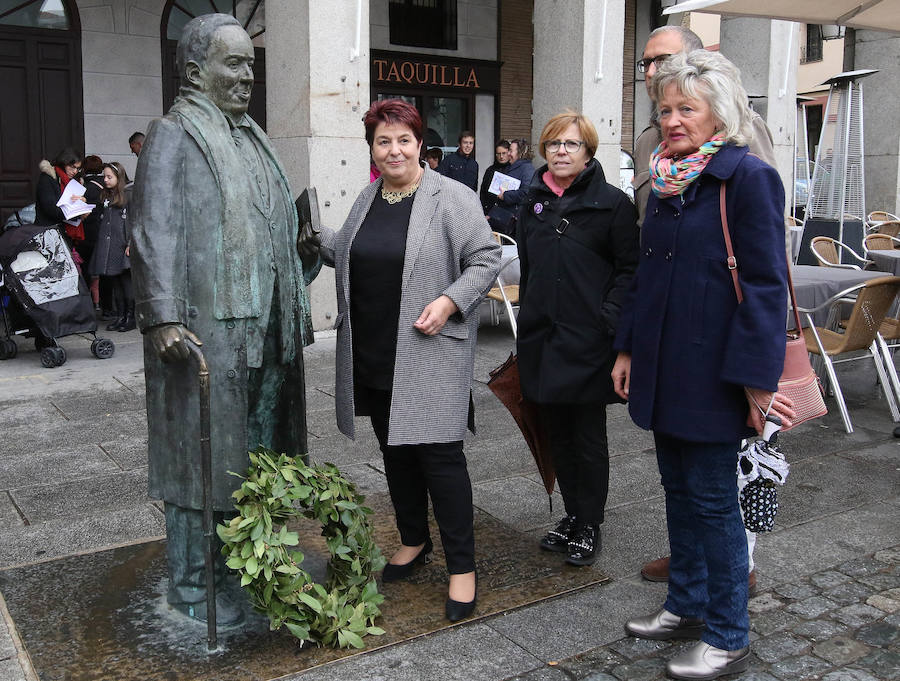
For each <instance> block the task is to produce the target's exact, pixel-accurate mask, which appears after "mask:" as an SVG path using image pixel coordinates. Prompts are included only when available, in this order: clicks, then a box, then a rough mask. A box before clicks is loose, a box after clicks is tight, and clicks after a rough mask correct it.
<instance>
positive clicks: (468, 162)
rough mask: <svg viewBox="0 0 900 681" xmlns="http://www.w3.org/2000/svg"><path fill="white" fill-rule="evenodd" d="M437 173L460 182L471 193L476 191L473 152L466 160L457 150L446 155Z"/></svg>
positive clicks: (476, 171)
mask: <svg viewBox="0 0 900 681" xmlns="http://www.w3.org/2000/svg"><path fill="white" fill-rule="evenodd" d="M437 171H438V172H439V173H440V174H441V175H443V176H444V177H449V178H450V179H452V180H456V181H457V182H462V183H463V184H464V185H466V186H467V187H468V188H469V189H471V190H472V191H473V192H477V191H478V163H477V162H476V161H475V153H474V152H473V153H472V155H471V156H469V157H468V158H467V157H465V156H463V155H462V154H461V153H459V149H457V150H456V151H454V152H453V153H452V154H447V155H446V156H444V160H443V161H441V164H440V165H439V166H438V169H437Z"/></svg>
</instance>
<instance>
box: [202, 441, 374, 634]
mask: <svg viewBox="0 0 900 681" xmlns="http://www.w3.org/2000/svg"><path fill="white" fill-rule="evenodd" d="M250 463H251V465H250V467H249V468H248V469H247V475H246V477H244V476H241V475H237V473H232V475H237V477H240V478H242V479H243V480H244V482H243V483H242V484H241V486H240V488H239V489H238V490H237V491H235V492H234V494H233V496H234V498H235V500H236V502H237V503H236V504H235V508H236V509H237V512H238V514H237V515H236V516H235V517H234V518H232V519H231V521H230V522H229V523H228V524H227V525H219V526H218V527H217V528H216V530H217V532H218V534H219V538H220V539H221V540H222V541H223V542H224V544H225V546H224V547H223V549H222V553H223V554H224V555H225V556H226V557H227V560H226V565H227V566H228V567H229V568H231V569H232V570H235V571H236V572H237V573H238V574H240V576H241V586H242V587H243V588H244V590H245V591H246V592H247V593H248V594H249V595H250V599H251V602H252V603H253V607H254V608H255V609H256V610H257V611H258V612H261V613H263V614H265V615H267V616H268V617H269V626H270V629H271V630H273V631H274V630H276V629H280V628H281V627H282V626H285V627H287V628H288V630H289V631H290V632H291V634H293V635H294V636H296V637H297V638H299V639H301V640H303V641H312V642H315V643H317V644H319V645H323V646H332V647H335V646H336V647H340V648H347V647H350V646H352V647H354V648H363V647H365V643H364V642H363V640H362V639H363V637H364V636H366V635H368V634H373V635H380V634H383V633H384V630H383V629H381V628H380V627H377V626H375V618H376V617H378V616H379V615H380V614H381V611H380V610H379V609H378V606H379V605H380V604H381V603H382V602H383V601H384V596H382V595H381V594H379V593H378V587H377V586H376V584H375V578H374V574H375V573H376V572H377V571H378V570H380V569H381V568H383V567H384V563H385V560H384V557H383V556H382V555H381V551H379V549H378V547H377V546H376V545H375V541H374V539H373V537H372V530H371V528H370V526H369V520H368V516H370V515H371V514H372V510H371V509H369V508H366V507H365V506H362V502H363V501H364V497H363V496H362V495H360V494H358V493H357V492H356V488H355V486H354V485H353V483H351V482H350V481H349V480H347V479H346V478H344V477H343V476H342V475H341V472H340V471H339V470H338V469H337V467H336V466H334V465H332V464H324V465H315V466H307V465H306V464H304V463H303V462H301V461H298V460H295V459H294V458H293V457H290V456H287V455H286V454H276V453H275V452H273V451H272V450H270V449H266V448H264V447H260V448H258V449H257V450H256V451H254V452H250ZM294 502H298V505H299V506H300V507H301V508H302V510H299V509H297V508H295V506H294ZM301 515H303V516H304V517H306V518H309V519H311V520H318V521H319V522H320V523H321V524H322V536H323V537H325V539H326V542H327V544H328V550H329V552H330V554H331V560H330V561H329V563H328V572H327V577H326V581H325V585H324V586H323V585H321V584H316V583H314V582H313V580H312V577H311V576H310V575H309V573H307V572H306V571H304V570H303V569H302V568H301V567H300V564H301V563H302V562H303V558H304V556H303V552H302V551H300V550H298V549H291V548H290V547H294V546H297V544H299V537H298V535H297V533H296V532H289V531H288V529H287V526H286V523H287V522H288V521H289V520H291V519H293V518H298V517H300V516H301Z"/></svg>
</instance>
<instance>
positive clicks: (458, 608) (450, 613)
mask: <svg viewBox="0 0 900 681" xmlns="http://www.w3.org/2000/svg"><path fill="white" fill-rule="evenodd" d="M477 601H478V576H477V575H476V577H475V596H473V598H472V600H471V601H469V602H468V603H461V602H460V601H454V600H453V599H452V598H450V597H449V596H448V597H447V604H446V605H445V606H444V614H445V615H446V616H447V619H448V620H450V621H451V622H459V621H460V620H464V619H466V618H467V617H469V616H470V615H471V614H472V613H473V612H475V603H476V602H477Z"/></svg>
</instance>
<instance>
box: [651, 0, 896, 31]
mask: <svg viewBox="0 0 900 681" xmlns="http://www.w3.org/2000/svg"><path fill="white" fill-rule="evenodd" d="M681 12H709V13H711V14H733V15H736V16H745V17H765V18H768V19H784V20H786V21H799V22H802V23H807V24H840V25H842V26H848V27H850V28H864V29H872V30H875V31H894V32H900V0H791V2H785V0H682V1H681V2H679V3H678V4H677V5H673V6H672V7H669V8H667V9H665V10H663V14H678V13H681Z"/></svg>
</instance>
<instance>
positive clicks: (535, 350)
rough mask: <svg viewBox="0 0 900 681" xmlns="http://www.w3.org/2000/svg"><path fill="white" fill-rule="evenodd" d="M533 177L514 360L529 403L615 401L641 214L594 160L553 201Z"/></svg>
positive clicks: (522, 240)
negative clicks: (614, 374) (618, 340)
mask: <svg viewBox="0 0 900 681" xmlns="http://www.w3.org/2000/svg"><path fill="white" fill-rule="evenodd" d="M546 170H547V166H544V167H543V168H541V169H540V170H538V171H537V172H536V173H535V175H534V179H533V180H532V182H531V185H530V186H529V189H528V197H527V199H526V201H525V202H524V204H523V205H522V211H521V213H520V214H519V223H518V231H517V237H518V242H519V258H520V260H521V272H522V277H521V281H520V289H519V299H520V302H521V307H520V310H519V318H518V341H517V348H518V361H519V373H520V375H521V382H522V393H523V394H524V396H525V397H526V398H528V399H530V400H532V401H534V402H537V403H542V404H548V403H584V402H594V401H600V400H603V401H606V402H616V401H620V400H619V399H618V398H617V397H616V395H615V393H614V392H613V389H612V380H611V378H610V371H611V370H612V365H613V362H614V361H615V356H616V353H615V352H613V339H614V336H615V332H616V326H617V324H618V320H619V312H620V309H621V305H622V301H623V298H624V296H625V293H626V291H627V290H628V287H629V285H630V283H631V279H632V277H633V276H634V272H635V270H636V268H637V262H638V250H639V243H640V237H639V232H638V228H637V211H636V210H635V208H634V205H633V204H632V203H631V200H630V199H629V198H628V196H626V195H625V193H623V192H622V191H621V190H619V189H618V188H617V187H614V186H612V185H610V184H608V183H607V182H606V178H605V176H604V174H603V169H602V168H601V167H600V164H599V163H598V162H597V160H596V159H591V161H590V162H589V163H588V164H587V166H586V167H585V169H584V170H583V171H582V172H581V174H580V175H578V177H577V178H575V181H574V182H572V184H571V186H569V188H568V189H566V191H565V192H564V193H563V195H562V196H561V197H557V196H556V194H554V193H553V192H552V191H551V190H550V188H549V187H547V185H546V184H545V182H544V180H543V179H542V176H543V174H544V172H545V171H546Z"/></svg>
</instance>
